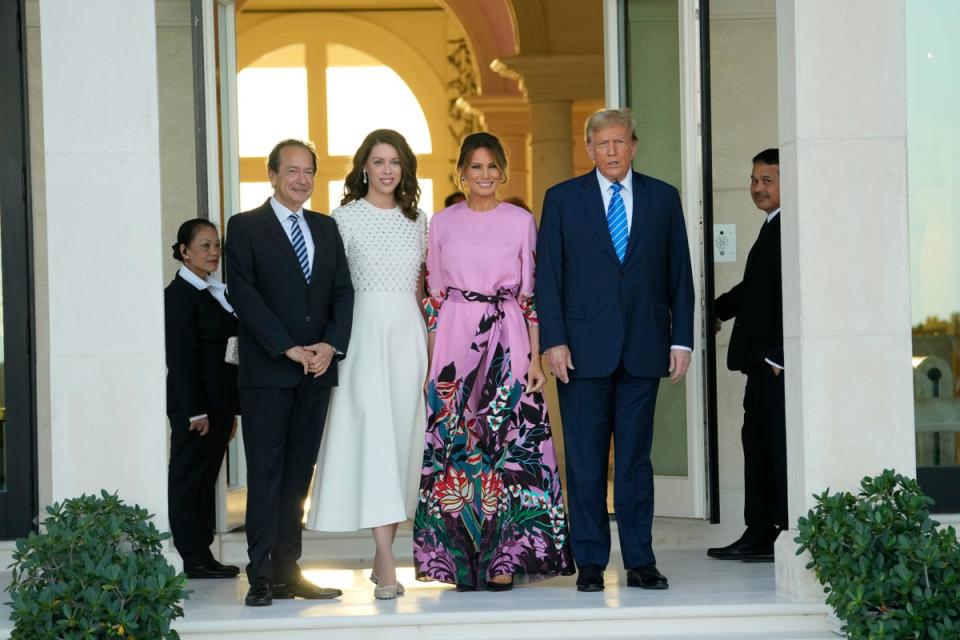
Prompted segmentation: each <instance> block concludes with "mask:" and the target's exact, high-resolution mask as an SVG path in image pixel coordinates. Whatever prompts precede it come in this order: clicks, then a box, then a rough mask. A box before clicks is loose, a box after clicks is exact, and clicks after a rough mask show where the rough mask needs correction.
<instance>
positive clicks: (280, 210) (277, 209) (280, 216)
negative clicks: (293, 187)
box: [270, 196, 313, 270]
mask: <svg viewBox="0 0 960 640" xmlns="http://www.w3.org/2000/svg"><path fill="white" fill-rule="evenodd" d="M270 206H271V207H273V212H274V213H275V214H276V215H277V220H279V221H280V226H282V227H283V230H284V231H285V232H286V233H287V238H289V239H290V244H291V245H293V223H292V222H291V221H290V220H288V218H289V217H290V215H291V214H293V215H295V216H297V224H298V225H300V231H301V233H303V243H304V244H305V245H306V246H307V264H308V265H310V269H311V270H312V269H313V235H312V234H311V233H310V227H309V226H307V221H306V219H305V218H304V217H303V208H302V207H301V208H300V209H298V210H297V211H290V209H287V208H286V207H285V206H283V205H282V204H280V202H279V201H278V200H277V199H276V198H275V197H273V196H270Z"/></svg>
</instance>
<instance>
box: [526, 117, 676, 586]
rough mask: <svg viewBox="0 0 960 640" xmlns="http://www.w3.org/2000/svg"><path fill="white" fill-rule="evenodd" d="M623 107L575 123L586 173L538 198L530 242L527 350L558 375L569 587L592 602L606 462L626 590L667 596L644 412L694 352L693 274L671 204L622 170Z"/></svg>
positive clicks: (599, 571) (648, 182) (627, 160)
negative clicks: (581, 135) (535, 313)
mask: <svg viewBox="0 0 960 640" xmlns="http://www.w3.org/2000/svg"><path fill="white" fill-rule="evenodd" d="M635 128H636V127H635V124H634V122H633V117H632V116H631V114H630V112H629V110H627V109H617V110H601V111H597V112H596V113H594V114H593V115H592V116H590V118H589V119H588V120H587V123H586V127H585V138H586V147H587V154H588V155H589V156H590V159H591V160H593V162H594V164H595V165H596V170H594V171H591V172H590V173H588V174H586V175H583V176H580V177H578V178H573V179H572V180H567V181H566V182H562V183H560V184H558V185H556V186H554V187H551V188H550V189H549V190H548V191H547V193H546V196H545V198H544V202H543V213H542V217H541V221H540V235H539V239H538V242H537V284H536V300H537V307H538V310H539V314H540V345H541V348H542V349H543V350H544V353H545V354H546V356H547V359H548V362H549V366H550V370H551V372H552V373H553V374H554V375H555V376H556V377H557V380H558V382H559V383H558V384H557V391H558V394H559V398H560V412H561V415H562V417H563V438H564V450H565V452H566V463H567V497H568V499H569V503H570V535H571V544H572V547H573V554H574V557H575V559H576V561H577V565H578V566H579V569H580V572H579V575H578V576H577V589H579V590H580V591H602V590H603V570H604V569H605V568H606V565H607V562H608V560H609V557H610V523H609V517H608V515H607V507H606V505H607V501H606V494H607V461H608V455H609V451H610V438H611V436H612V437H613V440H614V467H615V478H614V489H615V491H614V508H615V511H616V515H617V525H618V530H619V535H620V549H621V551H622V553H623V562H624V566H625V567H626V568H627V584H628V585H629V586H631V587H641V588H644V589H666V588H667V586H668V584H667V579H666V577H664V576H663V574H661V573H660V572H659V570H658V569H657V566H656V558H655V557H654V554H653V545H652V534H651V527H652V525H653V466H652V465H651V463H650V448H651V446H652V442H653V413H654V406H655V403H656V399H657V388H658V386H659V383H660V378H661V377H665V376H667V375H669V376H670V380H671V381H672V382H677V381H679V380H680V379H681V378H682V377H683V375H684V374H685V373H686V371H687V368H688V367H689V366H690V354H691V350H692V348H693V305H694V292H693V276H692V274H691V269H690V252H689V247H688V245H687V233H686V228H685V225H684V220H683V211H682V209H681V206H680V196H679V194H678V193H677V190H676V189H674V188H673V187H671V186H670V185H668V184H666V183H664V182H661V181H660V180H656V179H654V178H651V177H649V176H645V175H642V174H639V173H635V172H634V171H633V170H632V168H631V163H632V161H633V157H634V155H635V154H636V151H637V136H636V132H635Z"/></svg>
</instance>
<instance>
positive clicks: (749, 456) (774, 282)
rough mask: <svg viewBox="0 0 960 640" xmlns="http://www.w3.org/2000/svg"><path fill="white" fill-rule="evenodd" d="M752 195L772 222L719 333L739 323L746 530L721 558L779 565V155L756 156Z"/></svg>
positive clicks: (782, 495)
mask: <svg viewBox="0 0 960 640" xmlns="http://www.w3.org/2000/svg"><path fill="white" fill-rule="evenodd" d="M750 195H751V196H752V197H753V202H754V204H756V205H757V208H758V209H760V210H761V211H763V212H764V214H765V215H766V218H767V219H766V221H765V222H764V224H763V227H761V229H760V234H759V235H758V236H757V240H756V242H754V243H753V247H752V248H751V249H750V254H749V255H748V256H747V264H746V267H745V268H744V271H743V280H742V281H741V282H740V284H738V285H737V286H735V287H734V288H733V289H731V290H730V291H728V292H727V293H725V294H723V295H722V296H720V297H719V298H717V300H716V302H715V309H716V314H717V330H718V331H719V329H720V322H721V321H722V320H729V319H730V318H736V321H735V322H734V323H733V332H732V333H731V335H730V346H729V348H728V351H727V368H729V369H730V370H731V371H742V372H743V373H745V374H746V376H747V389H746V392H745V393H744V396H743V429H742V430H741V432H740V437H741V440H742V442H743V480H744V505H743V519H744V521H745V522H746V525H747V529H746V531H745V532H744V533H743V535H742V536H740V538H739V539H738V540H736V541H735V542H733V543H732V544H729V545H727V546H725V547H715V548H711V549H708V550H707V555H708V556H710V557H711V558H717V559H719V560H744V561H746V562H773V542H774V540H776V538H777V535H779V533H780V531H782V530H784V529H786V528H787V437H786V426H785V415H784V400H783V300H782V290H781V278H780V215H779V214H780V154H779V152H778V150H777V149H766V150H765V151H761V152H760V153H758V154H757V155H756V156H755V157H754V158H753V172H752V173H751V175H750Z"/></svg>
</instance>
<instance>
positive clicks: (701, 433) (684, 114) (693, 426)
mask: <svg viewBox="0 0 960 640" xmlns="http://www.w3.org/2000/svg"><path fill="white" fill-rule="evenodd" d="M614 15H615V16H616V18H615V19H614V18H612V16H614ZM605 32H606V38H607V41H608V42H607V47H606V56H605V59H606V64H607V72H606V78H607V87H608V96H607V103H608V105H611V106H615V105H623V106H627V107H630V108H631V109H632V110H633V114H634V118H635V119H636V122H637V136H638V137H639V140H640V142H639V145H638V150H637V156H636V159H635V161H634V169H635V170H636V171H639V172H640V173H644V174H647V175H651V176H653V177H655V178H659V179H660V180H663V181H665V182H668V183H669V184H671V185H673V186H675V187H676V188H677V189H678V190H679V191H680V194H681V199H682V201H683V209H684V215H685V217H686V222H687V234H688V237H689V241H690V253H691V258H692V262H693V272H694V283H695V287H696V295H697V301H698V302H702V300H703V299H704V286H703V283H704V280H703V263H704V261H703V242H702V233H701V229H702V220H703V210H702V193H703V170H702V164H701V153H700V145H701V139H700V135H699V133H698V132H699V127H700V113H701V111H700V109H701V104H700V80H699V73H700V59H699V56H700V46H701V43H700V35H699V30H698V21H697V2H696V0H619V1H617V0H608V1H607V2H606V3H605ZM611 41H614V42H616V41H619V46H617V45H616V44H612V43H611ZM695 326H697V327H702V326H703V311H702V305H698V306H697V310H696V317H695ZM703 336H704V333H703V331H702V330H701V331H700V333H698V334H697V335H696V336H695V343H696V344H694V353H693V359H692V362H691V367H690V371H689V373H688V374H687V376H686V378H685V380H684V381H682V382H681V383H678V384H676V385H674V384H670V383H669V381H663V383H662V384H661V385H660V391H659V396H658V397H657V410H656V417H655V420H654V425H655V427H654V443H653V453H652V460H653V467H654V473H655V491H656V496H657V499H656V515H658V516H674V517H688V518H706V517H708V515H709V514H708V509H707V496H708V493H707V474H706V469H707V460H706V448H705V442H706V429H705V426H704V425H705V415H706V409H705V399H704V398H705V394H704V378H705V365H704V354H705V348H704V347H705V345H704V341H703Z"/></svg>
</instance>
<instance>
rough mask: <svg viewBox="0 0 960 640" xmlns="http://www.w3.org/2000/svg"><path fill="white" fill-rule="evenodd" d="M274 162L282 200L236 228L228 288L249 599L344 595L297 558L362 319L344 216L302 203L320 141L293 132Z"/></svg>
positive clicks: (236, 221) (243, 216) (230, 228)
mask: <svg viewBox="0 0 960 640" xmlns="http://www.w3.org/2000/svg"><path fill="white" fill-rule="evenodd" d="M267 168H268V171H267V173H268V175H269V177H270V183H271V184H272V185H273V196H272V197H271V198H270V199H269V200H267V201H266V202H264V203H263V204H262V205H261V206H259V207H257V208H256V209H253V210H252V211H246V212H244V213H240V214H238V215H235V216H233V217H231V218H230V222H229V224H228V225H227V284H228V286H229V287H230V296H231V302H232V304H233V307H234V309H236V311H237V316H238V318H239V320H240V331H239V346H240V407H241V410H242V412H243V442H244V451H245V453H246V456H247V517H246V532H247V553H248V555H249V557H250V563H249V564H248V565H247V578H248V579H249V581H250V590H249V591H248V592H247V596H246V599H245V602H246V604H247V605H248V606H265V605H269V604H272V602H273V600H274V599H277V598H293V597H300V598H335V597H337V596H339V595H341V593H340V590H339V589H324V588H321V587H318V586H316V585H314V584H313V583H312V582H310V581H308V580H307V579H306V578H304V577H303V575H301V573H300V569H299V567H298V566H297V560H298V559H299V558H300V551H301V521H302V520H303V503H304V500H306V497H307V491H308V489H309V486H310V478H311V476H312V473H313V465H314V463H315V462H316V461H317V452H318V451H319V449H320V438H321V436H322V435H323V426H324V421H325V419H326V414H327V405H328V403H329V400H330V388H331V387H333V386H335V385H336V384H337V360H338V359H339V358H342V357H343V354H344V353H345V352H346V350H347V344H348V342H349V340H350V327H351V323H352V321H353V285H352V284H351V282H350V271H349V269H348V267H347V260H346V255H345V253H344V248H343V240H342V238H341V237H340V232H339V231H337V224H336V222H334V221H333V219H332V218H330V217H328V216H325V215H322V214H318V213H315V212H313V211H308V210H306V209H304V208H303V205H304V203H305V202H306V201H307V200H308V199H309V198H310V195H311V194H312V193H313V181H314V174H315V173H316V170H317V156H316V153H315V152H314V150H313V147H312V146H310V145H309V144H307V143H305V142H302V141H300V140H284V141H282V142H280V143H278V144H277V145H276V146H275V147H274V148H273V151H271V152H270V157H269V159H268V160H267Z"/></svg>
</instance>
